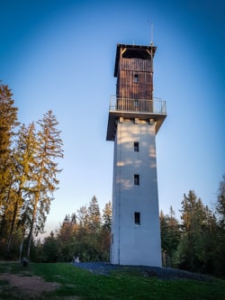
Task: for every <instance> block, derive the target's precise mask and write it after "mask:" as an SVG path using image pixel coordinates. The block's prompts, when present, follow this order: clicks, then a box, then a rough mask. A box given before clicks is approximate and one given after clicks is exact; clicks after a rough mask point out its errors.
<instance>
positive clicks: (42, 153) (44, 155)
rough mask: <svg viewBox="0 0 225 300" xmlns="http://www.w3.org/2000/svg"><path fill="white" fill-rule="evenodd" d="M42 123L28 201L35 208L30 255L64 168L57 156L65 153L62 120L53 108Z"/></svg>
mask: <svg viewBox="0 0 225 300" xmlns="http://www.w3.org/2000/svg"><path fill="white" fill-rule="evenodd" d="M38 124H39V125H40V128H41V130H40V131H38V134H37V135H38V136H37V142H38V147H37V152H36V156H35V170H34V172H33V177H32V181H33V184H32V189H31V191H30V192H29V197H30V199H29V201H28V202H27V204H28V206H29V209H30V212H31V216H30V220H31V223H30V228H29V235H28V246H27V257H28V258H29V256H30V248H31V242H32V237H33V234H35V235H37V234H38V233H39V232H40V231H42V230H43V229H44V224H45V221H46V217H47V214H48V213H49V211H50V205H51V201H52V200H53V199H54V197H53V193H54V191H55V190H56V188H57V185H58V184H59V180H58V179H57V174H58V173H59V172H60V171H61V170H60V169H58V163H56V162H55V159H57V158H61V157H63V150H62V140H61V138H60V131H59V130H58V129H57V126H58V121H57V120H56V117H55V116H54V114H53V113H52V111H51V110H50V111H48V112H47V113H46V114H45V115H44V117H43V119H42V120H40V121H38Z"/></svg>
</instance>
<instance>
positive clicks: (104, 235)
mask: <svg viewBox="0 0 225 300" xmlns="http://www.w3.org/2000/svg"><path fill="white" fill-rule="evenodd" d="M102 219H103V224H102V228H101V236H100V249H101V250H100V251H101V256H102V257H101V258H102V260H103V261H109V252H110V237H111V228H112V203H111V201H109V202H108V203H106V204H105V207H104V209H103V215H102Z"/></svg>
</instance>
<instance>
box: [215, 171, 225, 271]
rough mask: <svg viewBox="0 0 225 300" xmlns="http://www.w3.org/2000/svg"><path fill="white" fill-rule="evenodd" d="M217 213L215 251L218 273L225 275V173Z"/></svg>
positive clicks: (219, 193) (220, 187)
mask: <svg viewBox="0 0 225 300" xmlns="http://www.w3.org/2000/svg"><path fill="white" fill-rule="evenodd" d="M216 214H217V217H218V222H217V235H216V251H215V258H216V259H215V265H216V274H217V275H220V276H225V261H224V253H225V174H224V175H223V178H222V181H221V182H220V184H219V189H218V195H217V203H216Z"/></svg>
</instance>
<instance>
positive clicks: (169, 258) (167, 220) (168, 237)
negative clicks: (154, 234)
mask: <svg viewBox="0 0 225 300" xmlns="http://www.w3.org/2000/svg"><path fill="white" fill-rule="evenodd" d="M160 227H161V246H162V250H163V253H164V255H165V257H166V261H165V262H164V263H165V264H166V265H167V266H170V267H171V266H172V265H173V257H174V253H175V251H176V250H177V247H178V245H179V242H180V239H181V231H180V224H179V222H178V220H177V219H176V217H175V212H174V210H173V207H172V206H170V214H169V215H164V213H163V211H161V212H160Z"/></svg>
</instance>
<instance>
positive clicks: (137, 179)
mask: <svg viewBox="0 0 225 300" xmlns="http://www.w3.org/2000/svg"><path fill="white" fill-rule="evenodd" d="M134 185H140V175H139V174H134Z"/></svg>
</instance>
